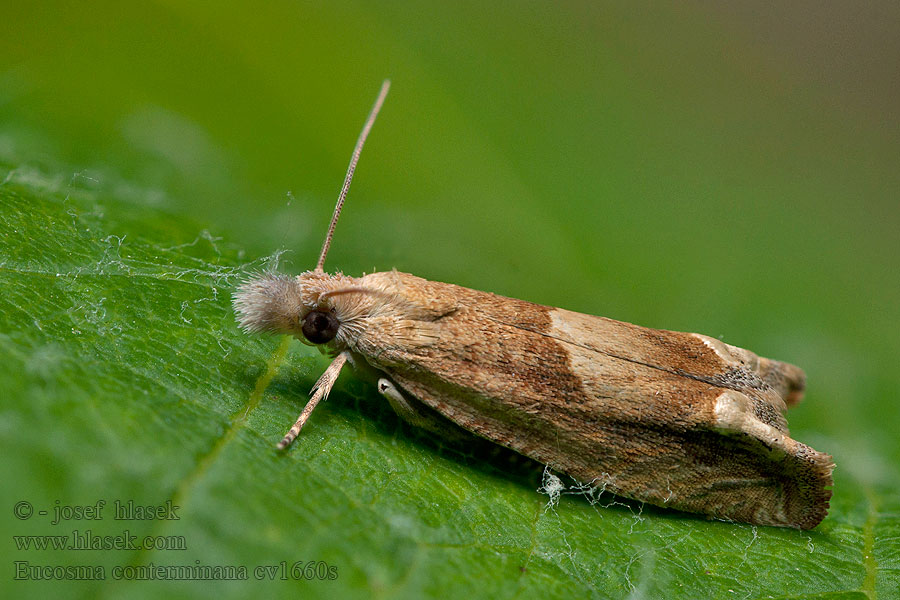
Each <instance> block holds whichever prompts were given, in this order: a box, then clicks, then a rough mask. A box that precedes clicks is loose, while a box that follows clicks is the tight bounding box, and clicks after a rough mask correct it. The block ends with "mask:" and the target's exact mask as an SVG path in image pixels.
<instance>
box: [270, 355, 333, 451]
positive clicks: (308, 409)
mask: <svg viewBox="0 0 900 600" xmlns="http://www.w3.org/2000/svg"><path fill="white" fill-rule="evenodd" d="M348 358H350V353H349V352H341V353H340V354H338V355H337V356H336V357H335V358H334V360H333V361H331V364H330V365H328V368H327V369H325V372H324V373H322V376H321V377H319V379H318V381H316V384H315V385H314V386H313V388H312V398H310V399H309V402H307V403H306V406H305V407H303V412H301V413H300V416H299V417H297V422H296V423H294V426H293V427H291V430H290V431H288V432H287V433H286V434H285V435H284V438H282V440H281V441H280V442H278V449H279V450H284V449H285V448H287V447H288V446H290V445H291V442H293V441H294V440H295V439H296V438H297V436H298V435H300V430H301V429H302V428H303V425H304V424H305V423H306V420H307V419H309V415H311V414H312V411H313V409H314V408H315V407H316V405H317V404H318V403H319V402H321V401H322V400H324V399H325V398H327V397H328V392H330V391H331V388H332V387H333V386H334V382H335V381H337V378H338V375H340V373H341V369H342V368H343V367H344V365H345V364H346V362H347V359H348Z"/></svg>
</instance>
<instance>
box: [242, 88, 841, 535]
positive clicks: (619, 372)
mask: <svg viewBox="0 0 900 600" xmlns="http://www.w3.org/2000/svg"><path fill="white" fill-rule="evenodd" d="M385 93H386V86H383V87H382V93H381V94H380V95H379V99H378V101H377V102H376V105H375V107H374V108H373V111H372V113H371V114H370V116H369V120H368V121H367V124H366V127H365V128H364V130H363V133H362V134H361V135H360V140H359V141H358V142H357V147H356V150H355V151H354V155H353V158H352V159H351V164H350V168H349V169H348V174H347V178H346V179H345V182H344V186H343V188H342V190H341V196H340V198H339V200H338V205H337V207H336V209H335V213H334V216H333V217H332V223H331V226H330V228H329V233H328V236H326V240H325V243H324V244H323V249H322V253H321V255H320V259H319V262H318V264H317V266H316V269H315V270H313V271H307V272H306V273H302V274H301V275H298V276H297V277H294V278H291V277H287V276H283V275H277V274H266V275H262V276H260V277H257V278H255V279H253V280H252V281H250V282H248V283H246V284H244V285H243V286H241V288H240V289H239V290H238V292H237V293H236V294H235V308H236V310H237V312H238V315H239V320H240V323H241V325H242V326H243V327H244V328H245V329H246V330H248V331H268V332H279V333H288V334H291V335H294V336H295V337H297V338H299V339H301V340H304V341H306V342H307V343H314V344H317V345H319V346H320V347H321V348H323V349H325V350H326V351H327V352H329V353H331V354H332V355H334V356H335V357H336V358H335V360H334V362H333V363H332V364H331V366H330V367H329V368H328V369H327V370H326V372H325V374H323V376H322V377H321V378H320V380H319V381H318V382H317V383H316V386H315V388H314V393H313V397H312V399H311V400H310V403H309V404H308V405H307V407H306V408H305V409H304V411H303V412H302V413H301V415H300V417H299V418H298V419H297V422H296V423H295V425H294V426H293V427H292V428H291V430H290V431H289V432H288V434H287V435H285V437H284V439H283V440H282V441H281V443H280V444H279V447H280V448H284V447H286V446H287V445H288V444H290V443H291V442H292V441H293V440H294V438H295V437H296V436H297V434H298V433H299V432H300V429H301V427H302V426H303V424H304V423H305V422H306V419H307V418H308V417H309V415H310V413H311V412H312V409H313V408H314V407H315V405H316V403H318V402H319V401H320V400H321V399H324V398H325V397H326V396H327V394H328V391H329V390H330V389H331V386H332V385H333V384H334V382H335V381H336V379H337V376H338V374H339V372H340V370H341V368H342V367H343V365H344V364H345V362H350V363H351V364H353V365H355V366H357V367H363V366H364V367H366V369H368V370H371V371H374V372H375V373H376V375H377V378H378V384H377V387H378V391H379V392H380V393H381V394H382V395H383V396H384V397H385V398H386V399H387V401H388V402H389V404H390V405H391V406H392V407H393V408H394V410H395V411H396V412H397V414H398V415H399V416H400V417H401V418H404V419H406V420H407V421H409V422H410V423H411V424H413V425H416V426H419V427H425V428H427V429H430V430H432V431H441V430H442V429H445V426H446V425H447V421H448V420H449V422H450V423H453V424H455V425H456V426H459V427H461V428H463V429H465V430H467V431H469V432H472V433H474V434H477V435H479V436H482V437H484V438H486V439H488V440H491V441H493V442H496V443H498V444H501V445H503V446H507V447H509V448H512V449H513V450H516V451H517V452H520V453H522V454H524V455H526V456H528V457H531V458H533V459H535V460H537V461H540V462H542V463H545V464H547V465H549V466H551V467H552V468H553V469H556V470H558V471H560V472H563V473H566V474H568V475H570V476H571V477H573V478H575V479H576V480H579V481H581V482H584V483H588V484H592V485H595V486H598V487H602V488H603V489H607V490H610V491H612V492H615V493H618V494H621V495H624V496H628V497H630V498H634V499H637V500H641V501H645V502H649V503H651V504H655V505H658V506H665V507H671V508H677V509H681V510H686V511H691V512H697V513H703V514H706V515H709V516H711V517H716V518H721V519H731V520H736V521H743V522H748V523H754V524H760V525H777V526H785V527H796V528H802V529H808V528H811V527H814V526H815V525H817V524H818V523H819V522H820V521H821V520H822V519H823V518H824V516H825V514H826V512H827V509H828V500H829V498H830V496H831V491H830V489H829V488H830V486H831V483H832V481H831V471H832V469H833V467H834V465H833V463H832V461H831V457H830V456H828V455H827V454H823V453H820V452H817V451H815V450H813V449H812V448H810V447H808V446H806V445H804V444H801V443H800V442H797V441H795V440H793V439H792V438H791V437H790V436H789V433H788V429H787V423H786V421H785V419H784V416H783V414H782V412H783V411H784V410H785V408H786V407H787V406H788V405H792V404H794V403H796V402H798V401H799V400H800V398H801V397H802V394H803V390H804V388H805V376H804V374H803V371H802V370H800V369H799V368H798V367H795V366H793V365H790V364H787V363H783V362H779V361H774V360H770V359H766V358H761V357H759V356H757V355H756V354H754V353H752V352H750V351H748V350H743V349H741V348H736V347H734V346H730V345H728V344H725V343H723V342H721V341H719V340H716V339H714V338H710V337H708V336H703V335H698V334H691V333H679V332H673V331H665V330H657V329H648V328H645V327H640V326H637V325H631V324H629V323H623V322H620V321H614V320H612V319H606V318H603V317H594V316H590V315H584V314H580V313H575V312H571V311H567V310H563V309H559V308H552V307H547V306H541V305H537V304H532V303H529V302H525V301H522V300H516V299H513V298H505V297H502V296H497V295H494V294H490V293H487V292H479V291H475V290H470V289H467V288H464V287H460V286H456V285H452V284H446V283H438V282H433V281H428V280H425V279H422V278H419V277H415V276H413V275H409V274H406V273H399V272H396V271H391V272H383V273H372V274H369V275H365V276H363V277H359V278H355V277H349V276H345V275H342V274H336V275H329V274H326V273H324V271H323V270H322V264H323V262H324V259H325V255H326V253H327V250H328V247H329V244H330V241H331V235H332V232H333V230H334V224H335V222H336V220H337V217H338V215H339V213H340V207H341V205H342V203H343V198H344V196H345V194H346V191H347V188H348V186H349V180H350V177H351V176H352V174H353V169H354V167H355V165H356V160H357V159H358V157H359V150H360V149H361V145H362V142H363V141H364V140H365V135H366V134H367V133H368V130H369V129H370V128H371V123H372V121H373V120H374V115H375V114H377V109H378V108H379V107H380V105H381V102H382V101H383V100H384V94H385Z"/></svg>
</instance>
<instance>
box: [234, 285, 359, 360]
mask: <svg viewBox="0 0 900 600" xmlns="http://www.w3.org/2000/svg"><path fill="white" fill-rule="evenodd" d="M347 279H349V278H346V277H344V276H343V275H328V274H327V273H322V272H317V271H307V272H306V273H303V274H301V275H298V276H296V277H292V276H289V275H281V274H279V273H265V274H262V275H260V276H258V277H255V278H253V279H251V280H249V281H247V282H246V283H244V284H243V285H241V286H240V287H239V288H238V290H237V292H236V293H235V294H234V308H235V310H236V312H237V318H238V323H239V324H240V326H241V327H242V328H243V329H244V330H245V331H247V332H248V333H259V332H265V333H282V334H288V335H293V336H294V337H296V338H297V339H299V340H301V341H304V342H306V343H309V344H314V345H319V344H327V343H329V342H332V341H333V340H334V339H335V338H336V337H337V336H338V333H339V332H340V329H341V323H342V321H343V320H345V313H347V312H348V311H349V312H352V313H357V312H358V311H357V310H354V309H356V308H357V304H358V303H357V302H352V301H351V302H347V300H348V298H347V297H346V296H345V295H344V294H343V293H342V292H343V291H344V290H345V289H347V283H346V280H347ZM332 295H334V296H332Z"/></svg>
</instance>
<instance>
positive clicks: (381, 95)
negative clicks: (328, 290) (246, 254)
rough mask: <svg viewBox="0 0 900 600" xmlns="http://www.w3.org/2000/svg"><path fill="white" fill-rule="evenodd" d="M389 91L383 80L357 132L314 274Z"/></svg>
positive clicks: (326, 250) (388, 86) (323, 256)
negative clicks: (376, 96) (361, 126)
mask: <svg viewBox="0 0 900 600" xmlns="http://www.w3.org/2000/svg"><path fill="white" fill-rule="evenodd" d="M389 89H391V80H390V79H385V80H384V83H382V84H381V91H380V92H378V98H377V99H376V100H375V104H373V105H372V110H371V111H370V112H369V117H368V118H367V119H366V124H365V125H363V128H362V131H360V132H359V138H358V139H357V140H356V148H354V149H353V156H351V157H350V166H349V167H347V175H346V176H345V177H344V185H343V187H341V193H340V195H339V196H338V201H337V204H335V205H334V214H333V215H331V225H329V226H328V235H326V236H325V243H324V244H322V253H321V254H319V262H317V263H316V269H315V270H316V273H321V272H322V271H323V269H322V267H323V266H324V265H325V256H326V255H327V254H328V248H330V247H331V238H333V237H334V228H335V226H336V225H337V220H338V217H340V216H341V209H342V208H343V207H344V199H345V198H346V197H347V191H348V190H349V189H350V181H351V180H352V179H353V171H355V170H356V163H357V162H359V155H360V154H361V153H362V148H363V144H365V143H366V138H367V137H369V132H370V131H371V130H372V125H373V124H374V123H375V119H376V118H377V117H378V111H380V110H381V105H382V104H384V99H385V98H386V97H387V93H388V90H389Z"/></svg>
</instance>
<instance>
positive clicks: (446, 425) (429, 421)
mask: <svg viewBox="0 0 900 600" xmlns="http://www.w3.org/2000/svg"><path fill="white" fill-rule="evenodd" d="M376 386H377V388H378V393H379V394H381V395H382V396H384V397H385V398H386V399H387V401H388V404H390V405H391V408H393V409H394V412H395V413H397V416H399V417H400V418H401V419H403V420H404V421H406V422H407V423H409V424H410V425H412V426H414V427H420V428H422V429H424V430H426V431H430V432H432V433H436V434H438V435H439V436H441V437H443V438H444V439H446V440H450V441H461V440H464V439H468V438H471V436H472V434H471V433H469V432H468V431H466V430H465V429H463V428H462V427H460V426H459V425H457V424H455V423H453V422H451V421H450V420H448V419H447V418H446V417H443V416H441V415H440V414H439V413H437V412H436V411H435V410H434V409H432V408H430V407H428V406H426V405H424V404H422V402H420V401H418V400H415V399H414V398H410V397H409V396H408V395H406V393H405V392H403V391H401V390H400V388H399V387H397V385H395V384H394V382H393V381H391V380H390V379H387V378H386V377H382V378H381V379H379V380H378V383H377V385H376Z"/></svg>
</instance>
